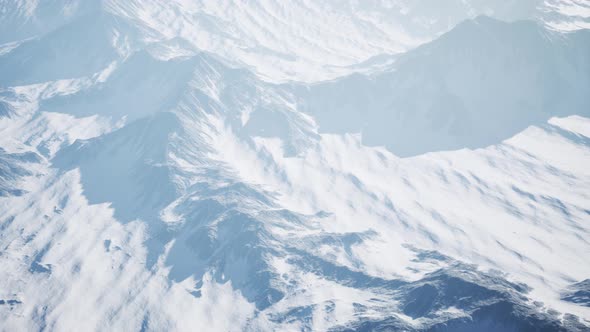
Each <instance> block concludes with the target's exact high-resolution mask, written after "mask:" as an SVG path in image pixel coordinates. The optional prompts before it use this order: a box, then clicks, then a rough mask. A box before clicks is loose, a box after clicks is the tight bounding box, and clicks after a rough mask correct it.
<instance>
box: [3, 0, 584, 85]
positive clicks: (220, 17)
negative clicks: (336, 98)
mask: <svg viewBox="0 0 590 332" xmlns="http://www.w3.org/2000/svg"><path fill="white" fill-rule="evenodd" d="M98 12H106V13H109V14H112V15H114V16H116V17H119V18H121V19H123V20H125V21H128V22H130V23H131V24H133V25H136V27H137V28H138V29H139V30H141V31H142V39H144V40H149V41H154V40H158V41H163V40H168V39H172V38H176V37H181V38H184V39H186V40H187V41H188V42H189V43H190V44H192V45H193V46H194V47H195V48H197V49H200V50H203V51H208V52H211V53H215V54H218V55H219V56H222V57H224V58H226V59H227V60H228V61H231V62H232V63H234V64H236V65H240V66H247V67H249V68H251V69H252V70H253V71H255V72H256V73H258V74H259V75H260V76H262V77H264V78H265V79H266V80H270V81H286V80H297V81H306V82H311V81H319V80H325V79H330V78H335V77H338V76H343V75H347V74H350V73H351V72H356V71H365V70H367V68H366V67H365V66H361V67H358V66H356V65H358V64H359V63H361V62H364V61H366V60H369V59H371V58H373V57H376V56H380V55H382V54H398V53H401V52H404V51H407V50H409V49H412V48H415V47H416V46H418V45H420V44H423V43H425V42H429V41H431V40H434V39H436V38H437V37H438V36H440V35H441V34H443V33H445V32H447V31H449V30H450V29H452V28H453V27H454V26H456V25H457V24H459V23H460V22H462V21H463V20H465V19H471V18H475V17H477V16H479V15H488V16H492V17H495V18H498V19H502V20H508V21H513V20H522V19H529V20H535V21H538V22H540V23H542V24H544V25H546V26H548V27H551V28H552V29H555V30H558V31H573V30H577V29H583V28H588V17H589V15H588V6H587V5H586V4H585V2H584V1H583V0H518V1H516V0H510V1H489V0H470V1H463V0H452V1H447V2H445V3H444V4H442V3H440V2H439V1H432V0H420V1H416V0H412V1H408V0H403V1H390V0H388V1H383V0H365V1H353V0H346V1H334V0H321V1H313V2H310V1H307V0H297V1H291V2H289V3H288V4H282V3H277V2H276V1H268V0H266V1H257V2H250V1H246V2H244V1H236V0H224V1H216V2H214V3H213V2H211V1H202V0H192V1H186V0H172V1H164V2H163V1H154V0H129V1H116V0H88V1H80V0H47V1H38V0H18V1H15V0H0V29H1V30H2V31H3V33H2V35H1V36H0V44H3V43H9V42H17V43H18V41H20V40H22V39H26V38H34V37H37V36H40V35H44V34H46V33H48V32H49V31H54V30H58V29H59V28H60V27H62V26H64V25H67V24H69V23H71V22H74V21H76V20H78V19H80V18H82V17H88V16H89V15H96V13H98ZM350 45H354V47H350ZM13 46H14V45H12V44H7V45H4V47H6V49H10V48H11V47H13ZM0 49H1V48H0ZM0 53H2V51H0ZM378 59H381V58H378ZM380 61H383V59H381V60H380ZM387 61H389V60H387Z"/></svg>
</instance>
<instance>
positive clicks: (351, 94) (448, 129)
mask: <svg viewBox="0 0 590 332" xmlns="http://www.w3.org/2000/svg"><path fill="white" fill-rule="evenodd" d="M589 45H590V33H588V30H582V31H578V32H574V33H569V34H559V33H554V32H550V31H548V30H546V29H544V28H542V27H541V26H539V25H537V24H534V23H533V22H526V21H522V22H515V23H505V22H501V21H497V20H493V19H490V18H488V17H479V18H477V19H475V20H472V21H467V22H465V23H462V24H460V25H459V26H458V27H457V28H455V29H453V30H452V31H450V32H449V33H447V34H445V35H443V36H441V38H439V39H437V40H436V41H434V42H432V43H429V44H427V45H424V46H422V47H419V48H418V49H416V50H413V51H410V52H408V53H406V54H404V55H402V56H400V57H399V58H398V59H397V61H396V63H395V64H394V65H393V66H391V67H390V68H389V70H387V71H385V72H378V73H375V74H372V75H354V76H350V77H346V78H343V79H338V80H334V81H331V82H327V83H319V84H316V85H312V86H310V87H308V86H303V87H301V88H300V92H298V93H297V95H298V98H299V101H298V107H299V108H300V109H302V110H304V111H306V112H308V113H309V114H311V115H312V116H314V118H316V119H317V121H318V124H319V128H320V131H323V132H328V133H346V132H348V133H350V132H355V133H357V132H361V133H362V136H363V143H365V144H368V145H373V146H376V145H377V146H379V145H384V146H386V147H387V148H388V149H390V150H391V151H393V152H394V153H396V154H397V155H400V156H412V155H417V154H421V153H425V152H429V151H439V150H451V149H459V148H463V147H469V148H476V147H484V146H487V145H490V144H494V143H498V142H500V141H501V140H503V139H506V138H508V137H510V136H512V135H514V134H516V133H518V132H520V131H522V130H523V129H524V128H526V127H527V126H529V125H531V124H541V123H544V122H545V121H547V120H548V119H549V118H550V117H551V116H565V115H572V114H579V115H585V116H588V115H590V113H589V110H590V98H589V97H588V96H589V95H590V75H589V73H590V47H589Z"/></svg>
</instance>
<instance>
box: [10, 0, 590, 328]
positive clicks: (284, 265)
mask: <svg viewBox="0 0 590 332" xmlns="http://www.w3.org/2000/svg"><path fill="white" fill-rule="evenodd" d="M49 3H50V4H49ZM441 6H442V7H444V10H442V9H443V8H441ZM589 8H590V6H589V5H588V4H587V3H586V2H584V1H581V0H562V1H557V0H547V1H532V0H531V1H522V2H521V1H450V2H449V3H446V4H445V5H444V6H443V5H441V4H440V2H438V1H393V0H389V1H387V0H380V1H377V0H369V1H352V0H351V1H328V0H320V1H308V0H294V1H289V2H279V1H270V0H268V1H266V0H260V1H237V0H236V1H230V0H222V1H197V0H195V1H189V0H173V1H155V0H153V1H152V0H141V1H140V0H129V1H118V0H117V1H115V0H112V1H111V0H104V1H88V2H86V1H75V0H54V1H50V2H47V3H45V4H43V1H31V0H28V1H27V0H18V1H11V0H0V22H1V23H0V28H1V29H4V27H5V26H7V24H15V22H19V23H18V24H21V25H20V27H21V28H20V30H18V31H17V32H14V33H12V32H6V34H4V32H2V33H0V36H1V37H2V39H0V41H2V42H3V43H5V44H4V45H3V46H1V47H0V68H6V70H7V71H6V72H7V73H8V69H10V67H11V66H12V65H13V64H15V65H19V63H21V62H20V60H19V59H21V54H29V55H31V56H30V57H27V59H25V60H26V61H33V62H31V63H33V64H34V65H35V66H36V67H31V68H33V69H35V68H37V70H33V69H32V70H30V71H26V75H25V74H22V73H25V69H26V68H25V67H19V68H25V69H22V73H21V72H20V71H19V70H21V69H18V70H17V71H11V72H10V73H9V74H7V75H6V76H3V77H0V148H1V149H0V181H2V182H0V194H2V195H0V266H1V267H2V268H1V269H0V300H2V301H3V302H2V305H0V330H2V331H15V330H43V329H47V330H55V331H71V330H88V331H91V330H100V331H110V330H154V331H161V330H178V331H194V330H203V331H204V330H210V331H220V330H223V331H230V330H231V331H234V330H252V331H260V330H281V331H299V330H314V331H325V330H329V329H341V328H342V327H346V326H354V325H352V324H354V323H356V322H358V321H363V320H379V319H388V318H391V317H394V318H395V319H397V320H399V321H401V322H404V324H407V325H406V326H409V327H412V328H416V329H420V328H423V327H424V328H425V327H428V326H430V324H433V322H438V321H439V320H440V319H443V318H445V317H446V318H457V317H467V316H469V315H470V314H471V313H470V312H468V310H466V309H465V310H463V309H460V308H456V307H447V308H442V309H440V310H438V311H436V314H435V315H434V316H435V317H430V318H419V319H415V318H413V317H411V316H409V315H408V314H406V313H404V312H405V311H404V308H403V307H404V305H403V303H402V300H403V299H400V298H399V296H398V293H396V291H395V290H392V289H388V288H387V287H373V286H366V285H370V284H371V282H382V281H385V282H388V281H400V282H404V283H411V282H418V281H420V280H422V279H423V278H425V277H427V276H429V275H431V274H432V273H433V272H435V271H438V270H440V269H446V268H451V267H454V266H457V264H458V263H457V262H461V263H465V264H470V265H469V266H471V267H473V268H474V271H475V272H478V273H479V272H481V273H486V274H490V275H500V276H502V278H505V279H506V280H508V281H510V282H513V283H515V284H524V285H526V286H528V287H529V288H530V291H529V292H528V293H527V294H526V296H527V301H528V302H530V304H531V305H534V306H535V307H536V308H537V310H538V311H539V312H541V313H551V312H557V315H558V317H559V319H565V318H566V314H573V315H576V316H578V317H579V318H580V319H581V324H584V326H586V327H587V326H590V307H588V306H583V305H578V304H575V303H572V302H568V301H564V300H563V299H562V292H563V290H564V289H566V288H568V287H569V286H570V285H572V284H573V283H576V282H580V281H582V280H585V279H588V278H590V259H589V257H590V240H589V239H590V223H589V221H590V119H589V118H587V117H585V116H581V115H571V116H561V117H553V118H551V119H550V120H549V121H548V122H546V123H542V124H535V125H531V126H529V127H528V128H526V129H525V130H523V131H521V132H520V133H518V134H516V135H514V136H513V137H511V138H509V139H507V140H504V141H501V142H496V144H492V145H489V146H486V147H481V148H477V149H460V150H455V151H432V152H428V153H425V154H421V155H418V156H414V157H410V158H400V157H398V156H396V155H395V154H394V153H392V152H391V151H389V150H387V149H386V148H385V147H379V146H377V147H368V146H366V145H364V144H363V140H362V136H361V134H359V133H354V132H351V133H345V134H327V133H323V132H322V131H320V128H319V126H318V123H317V121H316V119H315V118H314V115H313V114H308V113H305V111H304V110H303V109H301V107H302V105H304V102H302V101H300V100H297V98H296V97H294V93H292V92H291V90H289V87H286V86H285V85H281V84H278V83H280V82H284V81H295V83H294V84H299V85H300V86H302V87H303V88H304V89H313V87H314V84H309V83H310V82H318V81H322V80H328V79H330V80H333V82H334V84H339V82H341V81H338V79H337V78H338V77H340V76H346V75H358V72H361V73H371V75H372V74H374V73H377V74H379V73H389V72H390V71H392V70H393V69H392V68H395V67H392V66H391V63H395V61H396V59H397V57H396V56H393V55H394V54H399V53H403V52H406V51H410V50H411V49H413V48H415V47H417V46H419V45H421V44H424V43H427V42H429V41H432V40H434V39H436V38H438V37H439V36H440V35H442V34H443V33H445V32H447V31H448V30H450V29H452V28H453V27H454V26H455V25H457V24H458V23H460V22H461V21H463V20H464V19H469V18H473V17H476V16H478V15H480V14H486V15H491V16H495V17H497V18H502V19H506V20H514V19H523V18H527V19H535V20H537V21H538V22H540V23H541V24H543V25H544V26H545V27H547V28H549V29H552V30H555V31H556V32H555V34H558V33H564V34H567V33H568V32H571V31H575V30H580V29H585V28H588V27H589V26H588V22H589V21H588V18H589V17H590V15H589V13H588V9H589ZM97 11H98V12H100V14H95V13H96V12H97ZM110 15H113V16H110ZM89 17H90V18H92V19H91V20H88V18H89ZM96 17H98V18H96ZM86 20H88V22H89V23H88V24H89V25H90V24H91V27H92V28H88V29H89V31H92V32H93V35H92V36H93V37H96V38H97V39H96V40H86V41H84V42H87V43H89V44H92V45H97V47H96V49H94V51H92V52H90V51H89V52H88V53H84V50H87V48H85V47H83V46H80V47H78V48H77V45H86V44H83V43H81V39H79V38H80V36H79V35H78V34H77V33H75V32H76V31H74V33H70V32H71V31H70V32H68V31H69V30H68V29H70V28H71V27H74V28H77V27H85V26H86ZM103 28H104V29H105V31H102V30H100V29H103ZM2 31H4V30H2ZM81 31H82V30H81ZM83 31H86V30H83ZM555 34H548V35H551V36H555ZM56 45H57V46H59V47H56ZM109 47H110V49H108V48H109ZM49 51H51V52H53V53H52V54H53V55H54V56H55V57H54V58H51V57H45V56H44V54H46V53H45V52H49ZM35 52H40V53H35ZM73 53H75V54H76V57H73V58H71V59H70V60H69V61H71V62H72V66H71V67H70V68H68V70H67V71H66V70H63V71H62V70H60V68H55V66H56V63H58V64H61V62H66V63H67V62H68V61H67V59H68V58H67V55H68V54H73ZM508 53H510V52H508ZM582 55H583V54H582ZM15 59H16V60H15ZM55 59H57V60H56V61H57V62H52V61H54V60H55ZM63 59H66V60H63ZM87 59H91V60H92V61H86V60H87ZM371 59H372V60H371ZM367 60H369V61H367ZM3 61H6V63H8V65H7V66H6V67H2V65H3ZM60 61H61V62H60ZM21 64H22V63H21ZM29 64H30V63H29ZM25 66H27V67H28V66H29V65H27V63H26V62H25ZM355 73H357V74H355ZM536 73H537V72H536ZM21 74H22V75H21ZM369 77H371V76H369ZM584 88H585V87H584V86H583V87H579V89H580V91H581V90H582V89H584ZM353 92H354V91H352V92H351V93H353ZM510 96H512V95H510ZM514 98H517V97H514ZM582 104H583V102H580V105H582ZM531 107H533V106H531ZM555 113H559V114H563V113H566V114H567V113H568V112H567V111H563V112H561V111H560V112H557V111H555ZM424 251H428V252H436V253H439V254H440V255H444V256H445V257H447V259H422V258H420V257H421V256H420V252H424ZM318 262H320V263H318ZM314 264H316V265H314ZM322 268H323V269H322ZM342 271H344V272H342ZM475 272H473V273H474V274H475ZM338 273H341V275H339V274H338ZM349 276H353V277H349ZM346 278H349V279H346ZM355 278H356V279H355ZM363 280H369V281H370V282H367V283H366V284H363V283H362V282H363ZM490 287H492V286H490ZM498 287H500V286H498ZM277 294H280V295H277ZM533 303H534V304H533ZM359 308H361V309H359ZM441 317H442V318H441ZM82 318H83V319H82ZM446 318H445V319H446Z"/></svg>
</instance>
